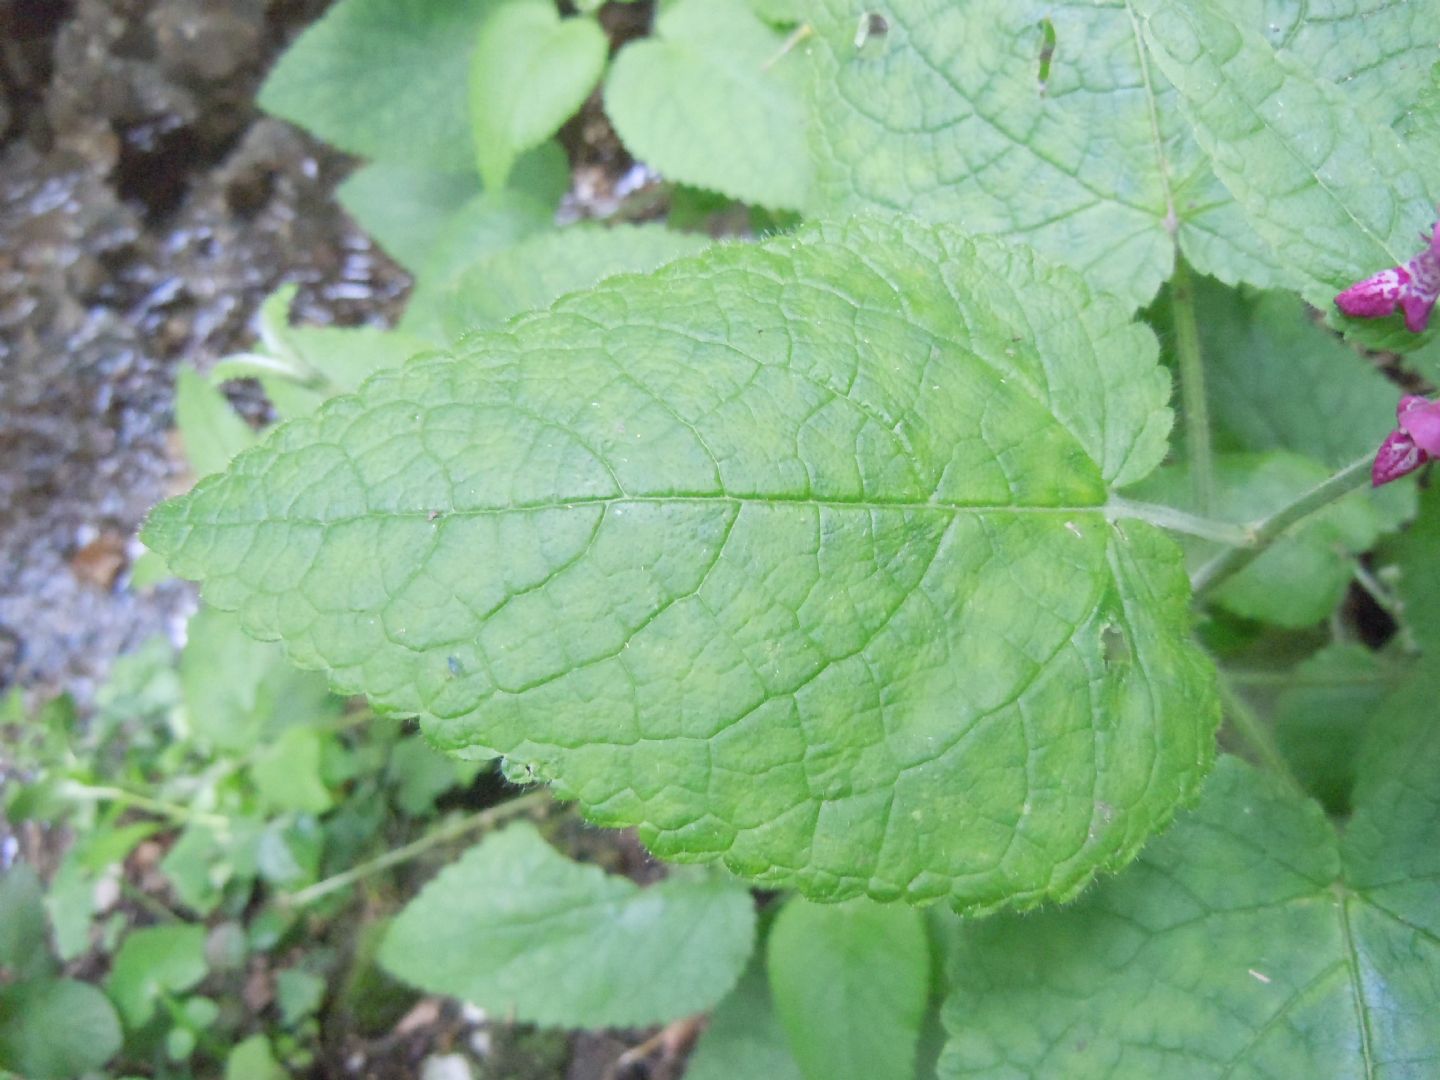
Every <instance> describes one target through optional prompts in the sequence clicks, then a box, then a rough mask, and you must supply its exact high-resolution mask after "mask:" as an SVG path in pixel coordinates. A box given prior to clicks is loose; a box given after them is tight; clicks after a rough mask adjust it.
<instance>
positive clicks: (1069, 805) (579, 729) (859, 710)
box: [145, 222, 1217, 908]
mask: <svg viewBox="0 0 1440 1080" xmlns="http://www.w3.org/2000/svg"><path fill="white" fill-rule="evenodd" d="M1155 355H1156V346H1155V342H1154V340H1153V338H1152V337H1151V336H1150V335H1149V333H1148V332H1147V331H1145V330H1143V329H1142V328H1140V327H1137V326H1135V325H1134V324H1133V323H1130V322H1129V321H1128V318H1127V315H1126V312H1125V310H1124V309H1123V308H1122V307H1120V306H1119V305H1117V304H1116V303H1114V302H1113V301H1111V300H1109V299H1105V298H1100V297H1094V296H1092V295H1091V294H1090V293H1089V292H1088V290H1087V289H1086V288H1085V286H1084V284H1083V282H1082V281H1081V280H1080V279H1079V278H1078V277H1077V276H1076V275H1074V274H1072V273H1069V272H1067V271H1061V270H1058V269H1055V268H1052V267H1048V266H1045V265H1043V264H1041V263H1040V262H1038V260H1036V259H1035V258H1034V257H1033V256H1032V255H1031V254H1030V253H1028V252H1025V251H1023V250H1020V251H1014V250H1010V249H1006V248H1003V247H1000V246H998V245H995V244H993V243H989V242H984V243H977V242H972V241H969V240H967V239H964V238H962V237H960V236H958V235H957V234H955V233H953V232H952V231H950V230H947V229H930V228H926V227H921V226H917V225H913V224H905V225H891V224H885V223H879V222H856V223H852V224H849V225H847V226H843V227H821V228H815V229H811V230H808V231H806V232H804V233H802V234H799V235H796V236H785V237H780V238H776V239H775V240H773V241H771V242H769V243H767V244H763V245H754V246H747V245H736V246H722V247H717V248H712V249H710V250H709V251H707V252H705V253H703V254H701V255H700V256H697V257H694V258H691V259H684V260H681V261H679V262H675V263H671V264H670V265H669V266H667V267H665V268H662V269H661V270H659V271H657V272H655V273H654V274H653V275H651V276H650V277H648V278H644V279H640V278H626V277H620V278H612V279H610V280H609V281H608V282H606V283H603V284H601V285H600V286H598V287H596V288H595V289H594V290H592V291H590V292H588V293H579V294H574V295H572V296H570V297H568V298H565V299H562V300H561V301H559V302H558V303H557V304H556V305H555V306H554V307H552V308H551V309H550V310H549V311H548V312H543V313H539V314H535V315H531V316H529V317H526V318H522V319H519V320H517V321H515V322H513V323H511V324H510V326H509V328H508V331H507V332H506V333H495V334H483V335H477V336H476V337H474V338H473V339H470V340H469V341H468V342H467V346H466V351H465V352H464V354H463V355H461V356H459V357H456V358H435V359H429V360H418V361H415V362H412V363H411V364H408V365H406V366H405V367H404V368H402V369H399V370H398V371H394V372H387V373H382V374H381V375H378V376H376V377H375V378H372V379H371V380H370V381H369V382H368V383H366V384H365V386H364V387H363V388H362V390H361V393H360V394H359V395H358V396H356V397H353V398H344V399H337V400H335V401H332V402H330V403H327V405H326V406H324V407H323V408H322V409H321V410H320V411H319V412H318V413H317V414H316V415H315V416H314V417H312V418H308V419H305V420H301V421H296V422H293V423H291V424H289V425H286V426H284V427H282V428H280V429H278V430H277V431H276V432H275V433H274V434H272V435H271V437H270V438H269V439H268V440H267V441H266V442H265V443H264V444H263V445H262V446H261V447H260V448H258V449H257V450H255V451H252V452H251V453H249V454H248V455H245V456H244V457H242V458H241V459H240V460H239V461H237V462H236V464H235V465H234V466H233V467H232V469H231V471H230V472H229V473H228V474H226V475H225V476H223V477H221V478H218V479H215V480H208V481H205V482H203V483H202V484H201V485H200V486H198V487H197V488H196V489H195V491H194V492H193V493H191V494H190V495H189V496H187V497H185V498H182V499H181V500H178V501H175V502H171V503H168V504H165V505H164V506H162V507H160V508H158V509H157V510H156V511H155V512H154V514H153V515H152V518H151V520H150V523H149V525H148V527H147V530H146V533H145V535H146V537H147V542H148V543H150V544H151V545H152V546H154V547H155V548H156V549H157V550H160V551H161V552H162V553H164V554H165V555H166V556H167V558H169V559H170V560H171V564H172V565H173V566H175V567H177V568H178V569H179V570H180V571H181V572H183V573H186V574H190V575H194V576H197V577H203V578H206V579H208V581H207V586H206V595H207V597H208V599H209V600H210V601H211V602H212V603H215V604H217V605H219V606H221V607H226V608H238V609H240V610H241V612H242V618H243V620H244V622H245V624H246V626H247V629H248V630H250V631H251V632H253V633H255V634H257V635H258V636H261V637H267V638H275V637H279V638H283V639H284V640H285V642H286V645H287V648H288V649H289V651H290V653H291V655H292V656H293V657H294V658H295V659H296V660H297V661H299V662H300V663H301V664H303V665H307V666H312V667H324V668H326V669H328V670H329V671H330V673H331V676H332V678H333V679H334V681H335V682H336V683H337V684H338V685H340V686H342V687H344V688H346V689H349V690H361V689H363V690H365V691H368V692H369V693H370V694H371V696H372V698H373V699H374V700H375V701H376V702H377V703H378V704H380V705H381V706H382V707H383V708H385V709H388V710H392V711H409V712H415V713H418V714H420V716H421V717H422V722H423V723H424V725H425V727H426V729H427V731H428V733H429V734H430V736H431V737H432V738H433V739H435V740H436V741H437V742H439V743H440V744H441V745H442V746H443V747H445V748H447V749H451V750H456V749H466V750H469V751H470V752H472V753H473V752H476V751H484V752H487V753H492V754H504V755H506V756H507V757H508V758H509V759H510V760H511V761H512V762H513V763H514V764H515V765H517V766H527V767H529V768H531V769H533V770H534V772H535V773H536V774H537V775H538V776H540V777H541V778H543V779H547V780H551V781H554V782H555V783H556V785H557V787H558V788H559V790H560V792H561V794H562V795H566V796H570V797H574V798H578V799H579V800H580V801H581V803H582V805H583V807H584V809H585V811H586V813H587V814H589V815H590V816H591V817H592V818H593V819H594V820H596V821H597V822H600V823H603V824H607V825H627V824H633V825H639V826H640V827H641V835H642V837H643V838H644V840H645V841H646V843H648V844H650V845H651V846H652V847H653V848H654V849H655V850H656V852H657V853H659V854H661V855H664V856H667V857H683V858H690V859H715V858H720V859H723V860H724V861H725V863H726V864H727V865H729V866H730V867H732V868H733V869H735V870H736V871H737V872H739V873H742V874H745V875H749V876H752V877H754V878H756V879H758V880H761V881H764V882H765V883H767V884H774V885H782V886H793V887H796V888H800V889H802V890H804V891H805V892H807V893H808V894H810V895H813V896H815V897H818V898H825V899H842V898H844V897H847V896H855V895H859V894H862V893H868V894H870V895H871V896H874V897H875V898H877V899H895V898H897V897H902V896H903V897H907V898H909V899H911V900H923V899H928V898H937V897H948V898H949V899H950V900H951V901H952V902H953V903H955V904H957V905H960V906H963V907H967V908H982V907H993V906H995V905H998V904H1001V903H1006V902H1012V903H1020V904H1030V903H1035V902H1038V901H1039V900H1041V899H1043V898H1046V897H1053V896H1069V895H1073V894H1074V893H1075V892H1076V891H1078V890H1079V889H1080V888H1081V887H1083V885H1084V884H1085V882H1086V881H1088V880H1089V878H1090V877H1091V876H1092V875H1093V874H1094V873H1095V872H1096V870H1097V869H1099V868H1101V867H1106V866H1115V865H1118V864H1120V863H1122V862H1124V861H1127V860H1128V859H1129V858H1130V857H1131V856H1133V854H1134V852H1135V851H1136V850H1137V849H1138V847H1139V845H1140V844H1141V843H1143V841H1144V840H1145V838H1146V837H1147V836H1148V835H1149V834H1150V833H1151V832H1152V831H1153V830H1154V829H1156V828H1158V827H1159V826H1160V825H1162V824H1164V822H1165V821H1166V820H1168V818H1169V817H1170V815H1171V814H1172V813H1173V810H1174V808H1175V806H1176V805H1177V803H1179V802H1180V801H1181V800H1183V799H1184V798H1186V797H1187V796H1188V795H1189V793H1191V792H1192V791H1193V790H1195V788H1196V786H1197V784H1198V781H1199V778H1200V777H1201V776H1203V774H1204V772H1205V770H1206V768H1207V767H1208V763H1209V758H1210V754H1211V734H1212V732H1213V729H1214V725H1215V722H1216V716H1217V709H1216V703H1215V699H1214V696H1213V688H1212V674H1211V671H1210V668H1209V665H1208V663H1207V662H1206V661H1205V660H1204V658H1203V657H1202V656H1201V655H1200V654H1199V653H1198V652H1197V651H1196V650H1195V649H1194V647H1193V645H1192V644H1191V643H1190V640H1189V613H1188V610H1187V606H1186V602H1187V599H1188V585H1187V582H1186V579H1185V577H1184V574H1183V573H1182V571H1181V567H1180V558H1179V552H1178V551H1177V549H1176V548H1175V547H1174V545H1172V544H1171V543H1170V542H1169V541H1168V540H1167V539H1166V538H1165V537H1164V536H1162V535H1160V534H1159V533H1158V532H1157V531H1155V530H1154V529H1152V528H1151V527H1150V526H1148V525H1146V524H1144V523H1141V522H1135V521H1126V522H1124V523H1122V524H1112V523H1111V522H1110V521H1109V520H1107V512H1106V509H1105V506H1106V502H1107V499H1108V492H1109V488H1110V487H1111V486H1113V485H1115V484H1117V483H1123V482H1126V481H1128V480H1131V479H1134V478H1138V477H1140V476H1143V475H1144V474H1145V473H1146V472H1148V471H1149V470H1150V469H1151V468H1153V466H1154V464H1155V463H1156V462H1157V461H1158V460H1159V458H1160V457H1161V456H1162V455H1163V454H1164V452H1165V435H1166V432H1167V430H1168V427H1169V423H1170V413H1169V410H1168V409H1167V408H1166V407H1165V404H1164V402H1165V399H1166V395H1167V380H1166V378H1165V376H1164V373H1163V372H1162V371H1161V369H1160V368H1159V367H1158V365H1157V364H1156V362H1155ZM1077 686H1084V687H1085V692H1084V693H1076V691H1075V688H1076V687H1077Z"/></svg>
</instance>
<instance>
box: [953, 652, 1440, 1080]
mask: <svg viewBox="0 0 1440 1080" xmlns="http://www.w3.org/2000/svg"><path fill="white" fill-rule="evenodd" d="M1437 689H1440V680H1437V678H1436V676H1435V674H1434V673H1433V672H1432V673H1431V674H1430V675H1429V676H1427V677H1425V678H1422V679H1419V680H1417V681H1416V682H1415V683H1414V684H1412V685H1411V686H1410V687H1409V688H1408V689H1407V690H1406V691H1402V692H1401V694H1400V695H1399V696H1397V697H1395V698H1392V699H1391V700H1390V701H1389V702H1388V703H1387V705H1386V706H1385V708H1384V709H1383V710H1382V712H1383V713H1384V714H1385V715H1386V717H1387V720H1386V722H1385V723H1383V724H1381V725H1380V726H1379V727H1378V728H1377V730H1376V731H1375V732H1374V733H1373V737H1372V739H1371V742H1370V744H1369V748H1368V750H1367V752H1366V754H1365V756H1364V758H1363V759H1362V762H1361V770H1360V771H1361V777H1360V782H1359V785H1358V786H1357V788H1356V792H1355V798H1354V805H1355V813H1354V816H1353V817H1352V818H1351V821H1350V823H1349V824H1348V826H1347V827H1346V828H1345V829H1344V831H1343V833H1342V834H1340V835H1337V830H1336V829H1335V828H1334V827H1333V826H1332V825H1331V824H1329V823H1328V822H1327V821H1326V819H1325V816H1324V814H1323V813H1322V812H1321V810H1320V807H1319V806H1317V805H1316V804H1315V803H1313V802H1311V801H1310V800H1308V799H1303V798H1301V797H1299V796H1298V795H1296V794H1294V793H1292V792H1291V791H1289V790H1288V789H1286V788H1284V787H1283V786H1282V785H1281V784H1280V783H1279V782H1278V781H1277V780H1275V779H1274V778H1272V777H1269V776H1266V775H1263V774H1260V773H1257V772H1256V771H1254V770H1253V769H1251V768H1250V767H1249V766H1246V765H1244V764H1242V763H1240V762H1239V761H1238V760H1236V759H1234V758H1225V759H1224V760H1223V761H1222V763H1221V765H1220V766H1219V767H1218V768H1217V769H1216V770H1215V773H1214V775H1213V776H1212V777H1211V779H1210V782H1209V783H1208V784H1207V785H1206V788H1205V792H1204V795H1203V796H1202V799H1201V802H1200V804H1199V805H1198V806H1197V807H1196V808H1195V809H1194V810H1193V811H1191V812H1189V813H1187V814H1185V815H1184V816H1183V817H1181V818H1180V819H1179V820H1178V821H1177V822H1176V824H1175V827H1174V828H1172V829H1171V830H1170V831H1169V832H1168V833H1166V834H1165V835H1164V836H1162V837H1160V838H1159V839H1158V840H1156V841H1155V842H1154V843H1153V844H1151V845H1150V846H1149V847H1148V848H1146V849H1145V853H1144V854H1143V855H1142V856H1141V857H1140V859H1139V860H1138V861H1137V863H1136V864H1135V865H1134V866H1133V867H1131V868H1130V869H1129V870H1127V871H1126V872H1125V873H1124V874H1122V875H1121V876H1119V877H1117V878H1114V879H1112V880H1109V881H1105V882H1103V883H1101V884H1100V885H1098V886H1097V887H1096V888H1095V889H1094V890H1092V891H1091V892H1089V893H1087V894H1086V895H1085V896H1084V897H1082V898H1081V899H1080V900H1079V901H1078V902H1077V903H1075V904H1074V905H1072V906H1070V907H1069V908H1066V909H1064V910H1059V911H1051V912H1047V913H1044V914H1041V915H1037V916H1031V917H1028V918H1024V919H1020V918H1016V917H1012V916H1001V917H997V918H994V919H988V920H985V921H984V922H969V923H967V924H965V925H964V926H963V927H962V928H961V929H960V931H959V932H958V933H957V935H956V944H955V952H954V956H953V962H952V964H951V969H950V970H951V978H952V980H953V989H952V992H951V995H950V998H949V1000H948V1001H947V1003H946V1006H945V1022H946V1026H947V1027H948V1028H949V1030H950V1042H949V1046H948V1048H947V1051H946V1053H945V1055H944V1058H943V1059H942V1062H941V1069H940V1075H941V1076H942V1077H947V1078H948V1077H996V1078H999V1077H1013V1076H1047V1077H1048V1076H1063V1077H1066V1078H1067V1080H1088V1078H1091V1077H1094V1078H1097V1080H1098V1078H1107V1080H1108V1078H1111V1077H1116V1076H1145V1077H1149V1076H1164V1077H1167V1078H1171V1077H1173V1078H1176V1080H1187V1078H1191V1077H1193V1078H1195V1080H1200V1078H1209V1077H1214V1076H1218V1075H1226V1074H1228V1075H1232V1076H1277V1077H1278V1076H1285V1077H1291V1076H1294V1077H1301V1076H1304V1077H1326V1078H1329V1077H1334V1078H1340V1077H1361V1076H1369V1077H1389V1076H1395V1077H1400V1076H1415V1077H1419V1076H1431V1075H1434V1074H1435V1072H1436V1070H1437V1068H1440V1044H1437V1042H1436V1040H1435V1016H1436V1010H1437V1009H1440V914H1437V913H1440V885H1437V882H1440V846H1437V845H1436V844H1435V835H1436V831H1437V830H1440V799H1437V795H1436V793H1437V792H1440V726H1437V723H1436V719H1435V718H1436V713H1435V709H1434V702H1435V696H1436V692H1437Z"/></svg>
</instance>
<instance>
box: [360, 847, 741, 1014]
mask: <svg viewBox="0 0 1440 1080" xmlns="http://www.w3.org/2000/svg"><path fill="white" fill-rule="evenodd" d="M754 939H755V908H754V903H753V902H752V901H751V899H750V894H749V893H748V892H746V891H745V890H744V889H743V888H741V887H739V886H738V885H736V884H735V883H733V882H730V881H725V880H721V879H719V878H714V877H704V876H699V877H697V876H694V872H693V871H691V872H690V875H689V876H684V877H678V878H671V879H669V880H666V881H663V882H661V883H660V884H658V885H653V886H651V887H650V888H647V889H641V888H640V887H639V886H637V885H636V884H635V883H634V882H631V881H628V880H626V879H625V878H622V877H618V876H614V875H608V874H605V873H603V872H602V871H601V870H600V868H599V867H596V866H585V865H582V864H580V863H576V862H572V861H570V860H569V859H567V858H565V857H564V856H562V855H560V854H559V853H558V852H557V851H555V849H554V848H552V847H550V845H548V844H546V843H545V841H544V840H542V839H541V838H540V834H539V833H538V832H536V831H535V828H534V826H532V825H529V824H524V823H521V824H516V825H511V826H510V827H509V828H507V829H505V830H504V831H503V832H500V833H497V834H495V835H494V836H491V837H489V838H488V839H486V840H485V841H483V842H482V843H480V844H479V845H477V846H476V847H473V848H471V849H470V850H469V851H468V852H466V854H465V855H463V856H462V857H461V858H460V860H459V861H458V862H456V863H455V864H454V865H453V866H450V867H448V868H446V869H445V870H443V871H441V872H440V875H439V876H438V877H437V878H436V879H435V880H434V881H432V882H431V883H430V884H429V885H427V886H426V887H425V888H424V889H423V890H422V891H421V893H420V895H419V896H417V897H416V898H415V899H414V900H413V901H411V903H410V905H409V906H408V907H406V908H405V910H404V911H402V912H401V913H400V914H399V915H398V916H397V917H396V919H395V922H394V923H393V924H392V925H391V927H390V930H389V932H388V933H387V934H386V937H385V943H384V944H383V945H382V946H381V948H380V962H381V963H382V964H383V965H384V966H385V967H386V968H387V969H388V970H389V971H390V972H392V973H393V974H395V975H397V976H399V977H400V978H402V979H404V980H405V981H406V982H410V983H413V984H415V985H416V986H418V987H420V988H422V989H424V990H427V991H430V992H431V993H442V994H453V995H455V996H456V997H460V998H464V999H465V1000H466V1001H473V1002H475V1003H476V1004H477V1005H480V1006H483V1007H484V1008H486V1009H489V1010H491V1011H493V1012H494V1013H496V1014H497V1015H504V1016H513V1017H515V1018H517V1019H520V1020H524V1021H527V1022H531V1023H537V1024H550V1025H556V1026H562V1027H612V1026H613V1027H618V1026H637V1025H642V1024H651V1023H660V1022H663V1021H667V1020H676V1019H679V1018H680V1017H683V1016H689V1015H690V1014H692V1013H696V1012H700V1011H701V1010H703V1009H707V1008H709V1007H710V1006H712V1005H714V1004H715V1003H716V1002H717V1001H719V1000H720V999H721V998H722V997H724V996H725V994H726V993H727V992H728V991H729V990H730V988H731V987H733V986H734V985H735V982H736V980H737V979H738V978H739V977H740V973H741V972H742V971H743V970H744V969H745V963H746V961H747V960H748V959H749V956H750V951H751V948H752V947H753V944H754Z"/></svg>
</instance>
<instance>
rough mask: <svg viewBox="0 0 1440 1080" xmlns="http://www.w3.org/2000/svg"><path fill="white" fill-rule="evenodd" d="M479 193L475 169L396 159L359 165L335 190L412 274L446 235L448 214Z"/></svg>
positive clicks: (342, 202)
mask: <svg viewBox="0 0 1440 1080" xmlns="http://www.w3.org/2000/svg"><path fill="white" fill-rule="evenodd" d="M479 194H480V181H479V179H478V178H477V177H476V176H475V173H474V172H440V171H438V170H435V169H427V168H423V167H421V166H416V165H409V164H406V163H404V162H399V161H376V162H372V163H371V164H369V165H365V166H362V167H361V168H359V169H356V170H355V171H354V172H353V173H351V174H350V175H349V176H348V177H346V178H345V181H344V182H343V183H342V184H341V185H340V186H339V187H338V188H336V189H335V197H336V198H337V199H339V200H340V205H341V206H343V207H344V208H345V209H346V210H347V211H348V212H349V214H350V216H351V217H352V218H354V219H355V223H356V224H357V225H359V226H360V227H361V228H362V229H364V230H365V231H366V232H367V233H369V234H370V235H371V236H372V237H373V238H374V239H375V242H376V243H377V244H379V245H380V246H381V247H382V248H384V249H385V251H386V252H387V253H388V254H389V255H390V257H391V258H392V259H394V260H395V261H396V262H398V263H399V264H400V265H401V266H403V267H405V268H406V269H407V270H409V271H410V272H411V273H412V274H413V273H415V272H416V271H417V270H419V269H420V267H421V266H423V265H424V264H425V260H426V259H427V258H429V256H430V252H431V251H432V250H434V248H435V246H436V245H437V244H438V243H439V242H440V240H441V239H443V238H444V236H445V226H446V223H447V222H448V221H449V220H450V218H452V217H453V216H454V215H455V214H456V212H457V211H459V209H460V208H461V207H462V206H464V205H465V204H466V203H467V202H469V201H470V200H471V199H473V198H475V197H476V196H478V195H479Z"/></svg>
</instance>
